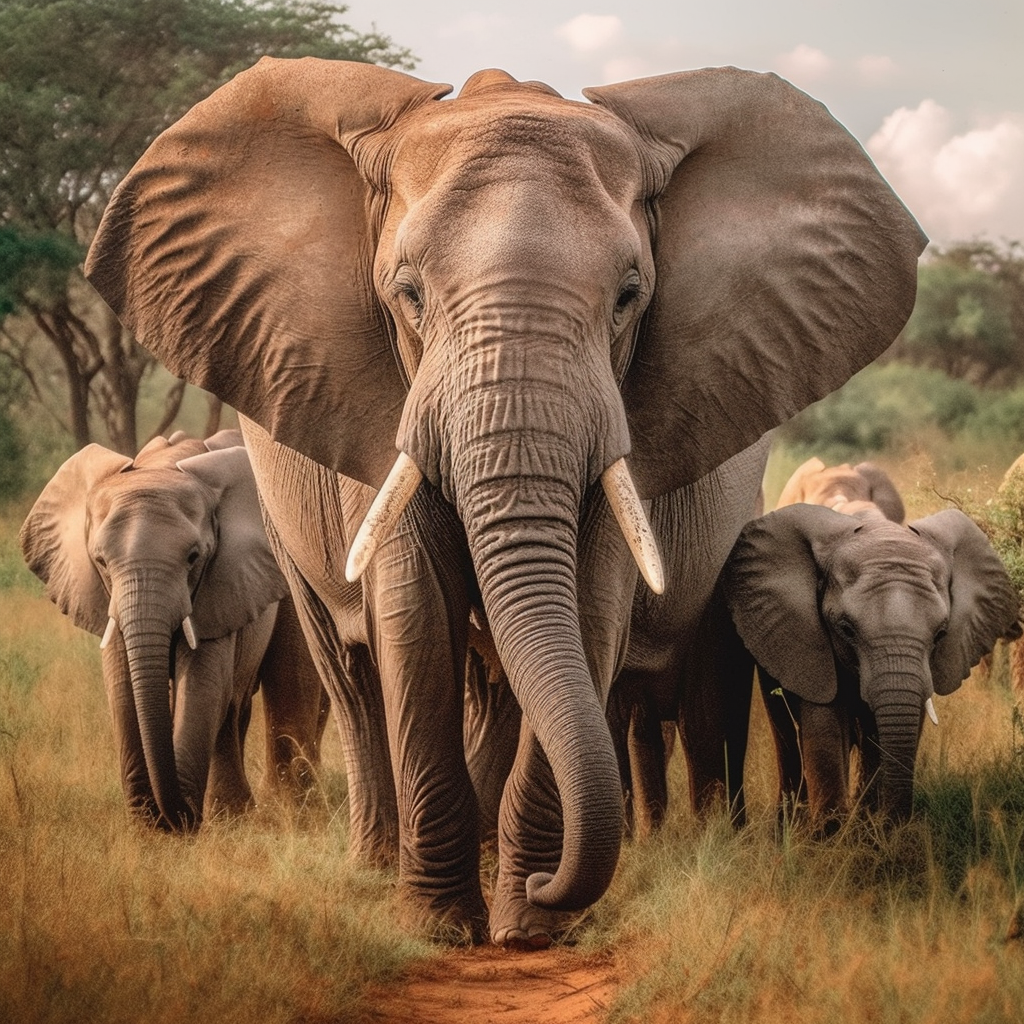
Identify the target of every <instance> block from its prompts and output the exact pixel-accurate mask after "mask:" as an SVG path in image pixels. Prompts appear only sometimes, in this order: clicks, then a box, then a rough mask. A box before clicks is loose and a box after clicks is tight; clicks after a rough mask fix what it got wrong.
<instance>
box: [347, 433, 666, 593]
mask: <svg viewBox="0 0 1024 1024" xmlns="http://www.w3.org/2000/svg"><path fill="white" fill-rule="evenodd" d="M422 479H423V473H422V472H421V471H420V469H419V467H418V466H417V465H416V463H415V462H413V460H412V459H411V458H410V457H409V456H408V455H406V454H405V452H399V455H398V458H397V459H396V460H395V464H394V466H393V467H392V468H391V472H390V473H388V476H387V479H385V481H384V483H383V485H382V486H381V489H380V490H379V491H378V492H377V496H376V497H375V498H374V500H373V503H372V504H371V506H370V510H369V511H368V512H367V513H366V518H365V519H364V520H363V522H362V525H361V526H360V527H359V530H358V532H357V533H356V536H355V540H354V541H353V542H352V547H351V549H350V550H349V555H348V561H347V562H346V564H345V578H346V579H347V580H348V581H349V582H350V583H354V582H355V581H356V580H358V579H359V578H360V576H362V574H363V573H364V572H365V571H366V567H367V566H368V565H369V564H370V561H371V559H372V558H373V556H374V553H375V552H376V550H377V548H378V547H380V545H381V544H382V543H383V542H384V541H385V540H386V539H387V537H388V536H389V535H390V533H391V531H392V530H393V529H394V527H395V524H396V523H397V522H398V519H399V517H400V516H401V514H402V512H403V511H404V510H405V507H406V505H408V504H409V502H410V501H411V500H412V496H413V494H415V493H416V488H417V487H419V485H420V481H421V480H422ZM601 485H602V487H603V488H604V493H605V496H606V498H607V499H608V504H609V506H610V507H611V510H612V513H613V514H614V516H615V520H616V522H617V523H618V524H619V529H620V530H622V534H623V536H624V537H625V540H626V544H627V545H628V547H629V550H630V552H631V553H632V555H633V559H634V561H635V562H636V565H637V568H638V569H639V570H640V575H641V576H642V577H643V579H644V582H645V583H646V584H647V586H648V587H650V589H651V590H652V591H653V592H654V593H655V594H663V593H664V592H665V571H664V568H663V566H662V562H661V554H660V552H659V550H658V542H657V540H656V539H655V536H654V531H653V530H652V529H651V524H650V523H649V522H648V520H647V513H646V512H645V511H644V507H643V504H642V503H641V501H640V496H639V495H638V494H637V491H636V487H635V486H634V484H633V478H632V477H631V476H630V473H629V467H628V466H627V465H626V460H625V459H617V460H616V461H615V462H613V463H612V464H611V465H610V466H608V468H607V469H605V471H604V472H603V473H602V474H601Z"/></svg>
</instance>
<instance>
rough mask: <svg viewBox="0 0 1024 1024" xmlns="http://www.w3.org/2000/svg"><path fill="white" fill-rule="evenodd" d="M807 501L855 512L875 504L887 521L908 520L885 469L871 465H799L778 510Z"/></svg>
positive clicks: (817, 461)
mask: <svg viewBox="0 0 1024 1024" xmlns="http://www.w3.org/2000/svg"><path fill="white" fill-rule="evenodd" d="M798 502H805V503H806V504H808V505H824V506H825V507H826V508H832V509H835V510H836V511H837V512H847V513H850V512H855V511H857V509H858V508H863V507H864V506H863V503H864V502H870V503H871V504H873V505H874V506H875V507H876V508H877V509H878V510H879V511H880V512H881V513H882V515H884V516H885V518H886V519H891V520H892V521H893V522H894V523H902V522H903V521H904V519H905V518H906V512H905V510H904V508H903V499H902V498H901V497H900V494H899V491H898V490H897V489H896V485H895V484H894V483H893V482H892V480H890V479H889V476H888V475H887V474H886V472H885V471H884V470H883V469H880V468H879V467H878V466H876V465H875V464H874V463H871V462H859V463H858V464H857V465H856V466H851V465H849V464H848V463H845V462H844V463H843V464H842V465H841V466H826V465H825V463H824V462H822V461H821V459H819V458H813V459H808V460H807V461H806V462H805V463H804V464H803V465H802V466H799V467H798V468H797V469H796V470H795V471H794V473H793V475H792V476H791V477H790V478H789V480H787V481H786V486H785V487H783V488H782V493H781V494H780V495H779V500H778V502H777V503H776V505H775V507H776V508H783V507H784V506H786V505H795V504H797V503H798Z"/></svg>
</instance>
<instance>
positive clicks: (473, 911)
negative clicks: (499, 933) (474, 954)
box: [402, 891, 487, 946]
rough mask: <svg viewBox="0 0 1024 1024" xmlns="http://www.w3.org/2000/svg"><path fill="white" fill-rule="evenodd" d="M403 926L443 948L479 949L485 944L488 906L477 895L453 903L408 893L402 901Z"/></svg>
mask: <svg viewBox="0 0 1024 1024" xmlns="http://www.w3.org/2000/svg"><path fill="white" fill-rule="evenodd" d="M402 907H403V917H404V919H405V922H404V923H405V924H406V926H407V927H408V928H409V929H410V930H412V931H417V932H420V933H421V934H424V935H426V936H427V937H428V938H429V939H430V940H431V941H433V942H439V943H442V944H443V945H446V946H479V945H482V944H483V943H485V942H486V941H487V906H486V904H485V903H484V901H483V897H482V896H481V895H479V894H475V895H470V896H465V897H462V898H460V899H456V900H454V901H452V900H451V899H450V898H448V899H444V900H440V899H438V898H437V897H436V896H432V897H429V898H428V897H425V896H423V895H422V894H420V893H417V892H414V891H409V892H407V893H406V894H405V896H404V898H403V901H402Z"/></svg>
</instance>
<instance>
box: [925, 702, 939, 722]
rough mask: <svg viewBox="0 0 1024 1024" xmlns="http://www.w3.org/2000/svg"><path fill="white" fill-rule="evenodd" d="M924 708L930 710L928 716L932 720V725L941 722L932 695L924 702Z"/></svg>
mask: <svg viewBox="0 0 1024 1024" xmlns="http://www.w3.org/2000/svg"><path fill="white" fill-rule="evenodd" d="M924 709H925V711H927V712H928V717H929V718H930V719H931V720H932V725H938V724H939V716H938V715H937V714H935V705H934V704H933V703H932V699H931V697H929V698H928V699H927V700H926V701H925V702H924Z"/></svg>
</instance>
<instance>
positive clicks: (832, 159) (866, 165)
mask: <svg viewBox="0 0 1024 1024" xmlns="http://www.w3.org/2000/svg"><path fill="white" fill-rule="evenodd" d="M449 91H450V87H449V86H445V85H435V84H430V83H426V82H423V81H420V80H418V79H415V78H412V77H409V76H407V75H403V74H401V73H398V72H394V71H388V70H384V69H381V68H377V67H372V66H368V65H364V64H357V63H347V62H331V61H320V60H315V59H310V58H307V59H303V60H298V61H288V60H273V59H268V58H265V59H263V60H261V61H260V62H259V63H258V64H257V65H256V66H255V67H253V68H251V69H249V70H248V71H245V72H243V73H242V74H240V75H238V76H237V77H236V78H235V79H234V80H233V81H232V82H230V83H228V84H227V85H225V86H224V87H222V88H221V89H219V90H218V91H217V92H216V93H214V94H213V95H212V96H210V97H209V98H208V99H207V100H205V101H203V102H202V103H200V104H199V105H197V106H196V107H194V108H193V109H192V110H191V111H190V112H189V113H188V114H186V115H185V116H184V117H183V118H182V119H181V120H180V121H179V122H178V123H177V124H175V125H173V126H172V127H171V128H170V129H168V130H167V131H166V132H165V133H164V134H163V135H161V136H160V137H159V138H158V139H157V140H156V142H155V143H154V144H153V146H152V147H151V148H150V149H149V151H148V152H147V153H146V154H145V155H144V156H143V157H142V159H141V160H140V161H139V163H138V164H137V165H136V166H135V168H134V169H133V170H132V171H131V172H130V173H129V175H128V176H127V178H126V179H125V180H124V181H123V182H122V183H121V185H120V187H119V189H118V191H117V193H116V195H115V197H114V198H113V200H112V202H111V204H110V206H109V207H108V209H107V212H106V214H105V217H104V220H103V223H102V225H101V227H100V230H99V232H98V235H97V237H96V240H95V241H94V243H93V247H92V249H91V252H90V255H89V259H88V262H87V268H86V273H87V276H88V277H89V280H90V281H91V282H92V283H93V285H94V286H95V287H96V288H97V290H98V291H99V292H100V294H101V295H102V296H103V297H104V298H105V299H106V301H107V302H108V303H109V304H110V305H111V307H112V308H113V309H114V311H115V312H116V313H117V314H118V316H119V317H120V318H121V319H122V321H123V322H124V323H125V324H127V325H128V326H129V327H130V328H131V329H132V330H133V331H134V332H135V333H136V335H137V337H138V338H139V340H140V341H141V342H142V344H143V345H145V346H147V347H148V348H150V349H151V350H152V351H153V352H155V353H156V354H157V356H158V357H159V358H160V359H161V360H163V361H164V362H165V363H166V364H167V365H168V366H169V367H170V368H171V369H172V370H173V371H174V372H175V373H178V374H180V375H182V376H185V377H186V378H188V379H189V380H191V381H192V382H193V383H197V384H199V385H201V386H202V387H205V388H207V389H209V390H211V391H213V392H214V393H216V394H218V395H219V396H220V397H222V398H223V399H224V400H225V401H227V402H229V403H231V404H232V405H233V406H234V407H235V408H237V409H239V410H240V411H241V412H242V413H244V414H245V415H246V416H248V417H250V418H251V419H252V420H254V421H256V422H257V423H258V424H260V425H261V426H262V427H263V428H264V429H265V430H267V431H268V432H269V433H270V435H271V436H272V437H273V438H274V439H275V440H277V441H279V442H283V443H284V444H286V445H288V446H290V447H292V448H295V449H297V450H298V451H300V452H302V453H303V454H304V455H307V456H309V457H310V458H312V459H314V460H316V461H318V462H320V463H323V464H324V465H326V466H328V467H330V468H331V469H334V470H337V471H338V472H339V473H341V474H343V475H345V476H348V477H353V478H355V479H357V480H360V481H363V482H364V483H366V484H370V485H372V486H373V487H375V488H381V486H382V483H383V482H384V481H385V478H386V477H388V476H389V467H391V466H393V465H394V467H395V469H394V471H393V472H392V473H391V474H390V478H389V481H388V484H387V485H386V486H385V487H383V488H382V489H381V491H380V493H379V495H378V504H379V505H380V506H383V511H382V512H381V515H380V517H379V518H378V515H377V512H378V511H380V509H378V510H375V511H374V513H373V515H372V516H371V519H370V523H369V525H368V526H367V529H366V530H365V531H364V533H363V537H362V538H360V541H359V543H358V544H353V545H351V547H352V548H353V549H354V552H352V553H351V555H350V563H349V571H350V573H351V574H352V575H357V574H358V573H359V572H360V571H361V569H362V568H363V567H364V565H365V563H366V562H367V560H368V558H369V556H370V555H371V554H372V550H373V547H374V545H375V544H376V543H378V542H379V541H380V539H381V536H382V534H383V533H384V532H386V529H387V526H388V524H389V523H391V522H393V521H394V520H395V519H396V518H397V516H398V514H400V510H401V507H402V502H403V500H404V498H406V497H408V496H409V495H410V494H411V493H413V492H414V491H415V489H416V488H417V487H418V486H420V482H421V479H425V480H426V481H427V482H428V485H429V486H432V487H434V488H438V489H439V490H440V492H441V493H442V494H443V496H444V498H446V499H447V500H448V501H449V502H450V503H451V505H452V506H453V507H454V508H455V510H456V511H457V513H458V515H459V517H460V518H461V522H462V523H463V524H464V527H465V532H466V535H467V538H468V542H469V549H470V554H471V557H472V569H473V572H474V573H475V576H476V579H477V581H478V583H479V587H480V591H481V593H482V598H483V604H484V608H485V611H486V615H487V619H488V622H489V625H490V628H491V630H492V632H493V635H494V639H495V643H496V646H497V650H498V652H499V654H500V657H501V660H502V663H503V664H504V666H505V668H506V670H507V673H508V676H509V679H510V682H511V685H512V686H513V688H514V690H515V693H516V695H517V698H518V700H519V702H520V704H521V706H522V708H523V711H524V714H525V715H526V716H527V718H528V720H529V722H530V723H531V725H532V726H533V728H534V730H535V732H536V734H537V736H538V739H539V741H540V743H541V745H542V746H543V748H544V750H545V752H546V754H547V756H548V759H549V761H550V763H551V766H552V769H553V771H554V775H555V778H556V781H557V784H558V787H559V792H560V795H561V802H562V809H563V815H564V843H563V855H562V861H561V866H560V868H559V870H558V873H557V875H556V876H555V881H554V882H551V881H550V880H549V879H548V878H547V877H543V878H541V877H537V878H534V879H533V880H532V881H531V884H530V885H529V887H528V891H529V894H530V898H531V900H533V901H535V902H537V903H538V904H541V905H544V906H548V907H553V908H566V909H567V908H572V907H579V906H584V905H586V904H588V903H589V902H592V901H593V900H594V899H596V898H597V896H599V895H600V894H601V892H602V891H603V890H604V887H605V886H606V885H607V884H608V882H609V880H610V878H611V874H612V871H613V870H614V865H615V862H616V859H617V855H618V845H619V836H620V833H621V821H622V809H621V793H620V791H619V779H618V771H617V768H616V761H615V754H614V750H613V747H612V743H611V740H610V737H609V735H608V731H607V726H606V723H605V719H604V714H603V709H602V707H601V701H600V699H599V698H598V697H597V696H596V694H595V686H594V680H593V679H592V678H591V675H590V670H589V667H588V661H587V652H586V649H585V644H584V639H583V637H582V636H581V627H580V609H579V607H578V601H583V600H585V599H586V595H577V578H576V565H577V562H576V558H577V552H576V540H577V529H578V526H579V522H580V517H581V512H582V510H583V508H584V507H587V506H590V505H592V504H594V503H596V502H601V501H604V500H605V499H604V498H603V497H602V495H601V493H600V491H601V489H600V488H599V487H596V485H597V482H598V481H599V480H601V479H602V478H604V479H605V481H606V483H607V489H608V490H610V491H612V492H614V493H615V494H616V497H615V499H614V501H615V503H616V504H619V505H621V506H622V510H621V515H622V517H623V519H625V520H627V530H628V532H630V533H633V534H635V535H636V547H637V548H638V549H639V550H640V554H639V555H638V558H639V560H640V562H641V563H642V571H643V572H644V573H645V575H647V576H648V578H649V579H650V581H651V583H652V584H653V585H654V586H655V587H656V588H657V587H660V586H661V581H660V580H659V578H658V577H659V565H658V561H657V557H656V554H654V553H653V552H652V548H653V542H652V540H651V538H650V536H649V534H648V532H647V530H646V526H645V524H644V522H643V512H642V509H641V508H640V504H639V502H638V501H636V500H635V496H633V485H632V484H631V483H629V482H628V481H627V476H628V475H629V474H627V473H626V472H625V469H624V467H625V463H624V461H623V460H624V459H625V458H626V457H628V459H629V466H630V469H631V474H632V478H633V479H634V480H635V482H636V488H637V489H638V491H639V494H640V495H641V496H643V497H651V496H655V495H660V494H665V493H667V492H669V491H671V490H673V489H675V488H678V487H680V486H681V485H683V484H685V483H686V482H688V481H693V480H695V479H697V478H698V477H700V476H702V475H703V474H705V473H707V472H708V471H709V470H711V469H713V468H715V467H716V466H718V465H720V464H721V463H722V462H724V461H725V460H726V459H727V458H729V457H730V456H731V455H733V454H734V453H736V452H738V451H740V450H741V449H743V448H744V447H746V446H747V445H749V444H751V443H752V442H753V441H755V440H756V439H757V438H758V437H760V435H761V434H762V433H763V432H764V431H765V430H767V429H769V428H770V427H772V426H774V425H775V424H777V423H778V422H780V421H781V420H784V419H785V418H787V417H788V416H790V415H791V414H792V413H794V412H795V411H797V410H798V409H800V408H802V407H803V406H805V405H806V404H808V403H809V402H811V401H813V400H815V399H817V398H819V397H821V396H822V395H824V394H826V393H827V392H828V391H830V390H832V389H833V388H835V387H837V386H838V385H839V384H841V383H842V382H843V381H845V380H846V379H847V378H848V377H849V376H850V375H851V374H852V373H854V372H855V371H856V370H857V369H858V368H860V367H861V366H863V365H864V364H865V363H867V362H869V361H870V360H871V359H873V358H874V357H875V356H876V355H878V354H879V353H880V352H881V351H883V350H884V349H885V348H886V347H887V346H888V345H889V343H890V342H891V340H892V339H893V338H894V337H895V336H896V334H897V332H898V331H899V329H900V327H901V326H902V324H903V322H904V321H905V319H906V318H907V316H908V315H909V313H910V310H911V308H912V306H913V301H914V292H915V287H916V260H917V256H918V254H919V253H920V251H921V249H922V247H923V242H924V240H923V237H922V235H921V233H920V230H919V228H918V227H917V225H916V224H915V223H914V221H913V220H912V218H911V217H910V216H909V215H908V214H907V212H906V210H905V209H904V208H903V206H902V204H901V203H900V202H899V200H898V199H897V198H896V196H895V195H894V194H893V193H892V192H891V190H890V189H889V188H888V186H887V185H886V183H885V182H884V181H883V180H882V179H881V178H880V177H879V175H878V174H877V172H876V170H875V169H874V167H873V165H872V164H871V162H870V160H868V158H867V157H866V156H865V154H864V153H863V151H862V150H861V148H860V147H859V145H858V144H857V143H856V142H855V140H853V139H852V138H851V136H850V135H849V134H848V133H847V132H846V131H845V130H844V129H843V128H842V127H841V126H840V125H838V124H837V123H836V122H835V121H834V120H833V119H832V118H831V116H830V115H829V114H828V112H827V111H826V110H825V108H824V107H822V106H821V105H819V104H818V103H816V102H814V101H812V100H811V99H809V98H808V97H807V96H805V95H804V94H803V93H800V92H799V91H797V90H796V89H794V88H792V87H791V86H790V85H788V84H787V83H785V82H783V81H782V80H780V79H779V78H777V77H775V76H774V75H759V74H753V73H748V72H743V71H737V70H735V69H731V68H722V69H713V70H707V71H699V72H688V73H682V74H676V75H668V76H664V77H661V78H653V79H645V80H639V81H634V82H625V83H622V84H619V85H614V86H607V87H602V88H597V89H589V90H586V93H585V95H586V96H587V97H588V98H589V99H590V100H591V101H592V102H591V103H582V102H574V101H569V100H566V99H563V98H562V97H560V96H559V95H558V94H557V93H555V92H554V91H553V90H551V89H550V88H548V87H547V86H544V85H541V84H539V83H536V82H525V83H524V82H518V81H516V80H515V79H513V78H511V77H510V76H509V75H507V74H505V73H504V72H500V71H485V72H480V73H478V74H476V75H474V76H473V77H472V78H471V79H470V80H469V81H468V82H467V83H466V85H465V86H464V88H463V89H462V91H461V92H460V94H459V95H458V97H457V98H455V99H453V100H449V101H445V102H439V101H440V100H441V98H442V97H443V96H445V95H446V94H447V93H448V92H449ZM396 449H397V452H396ZM396 454H398V461H397V462H396ZM613 467H614V468H613ZM609 470H612V472H611V474H610V475H609V474H608V471H609ZM620 498H621V500H620ZM609 500H612V499H609ZM364 539H365V540H366V543H365V544H364Z"/></svg>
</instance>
